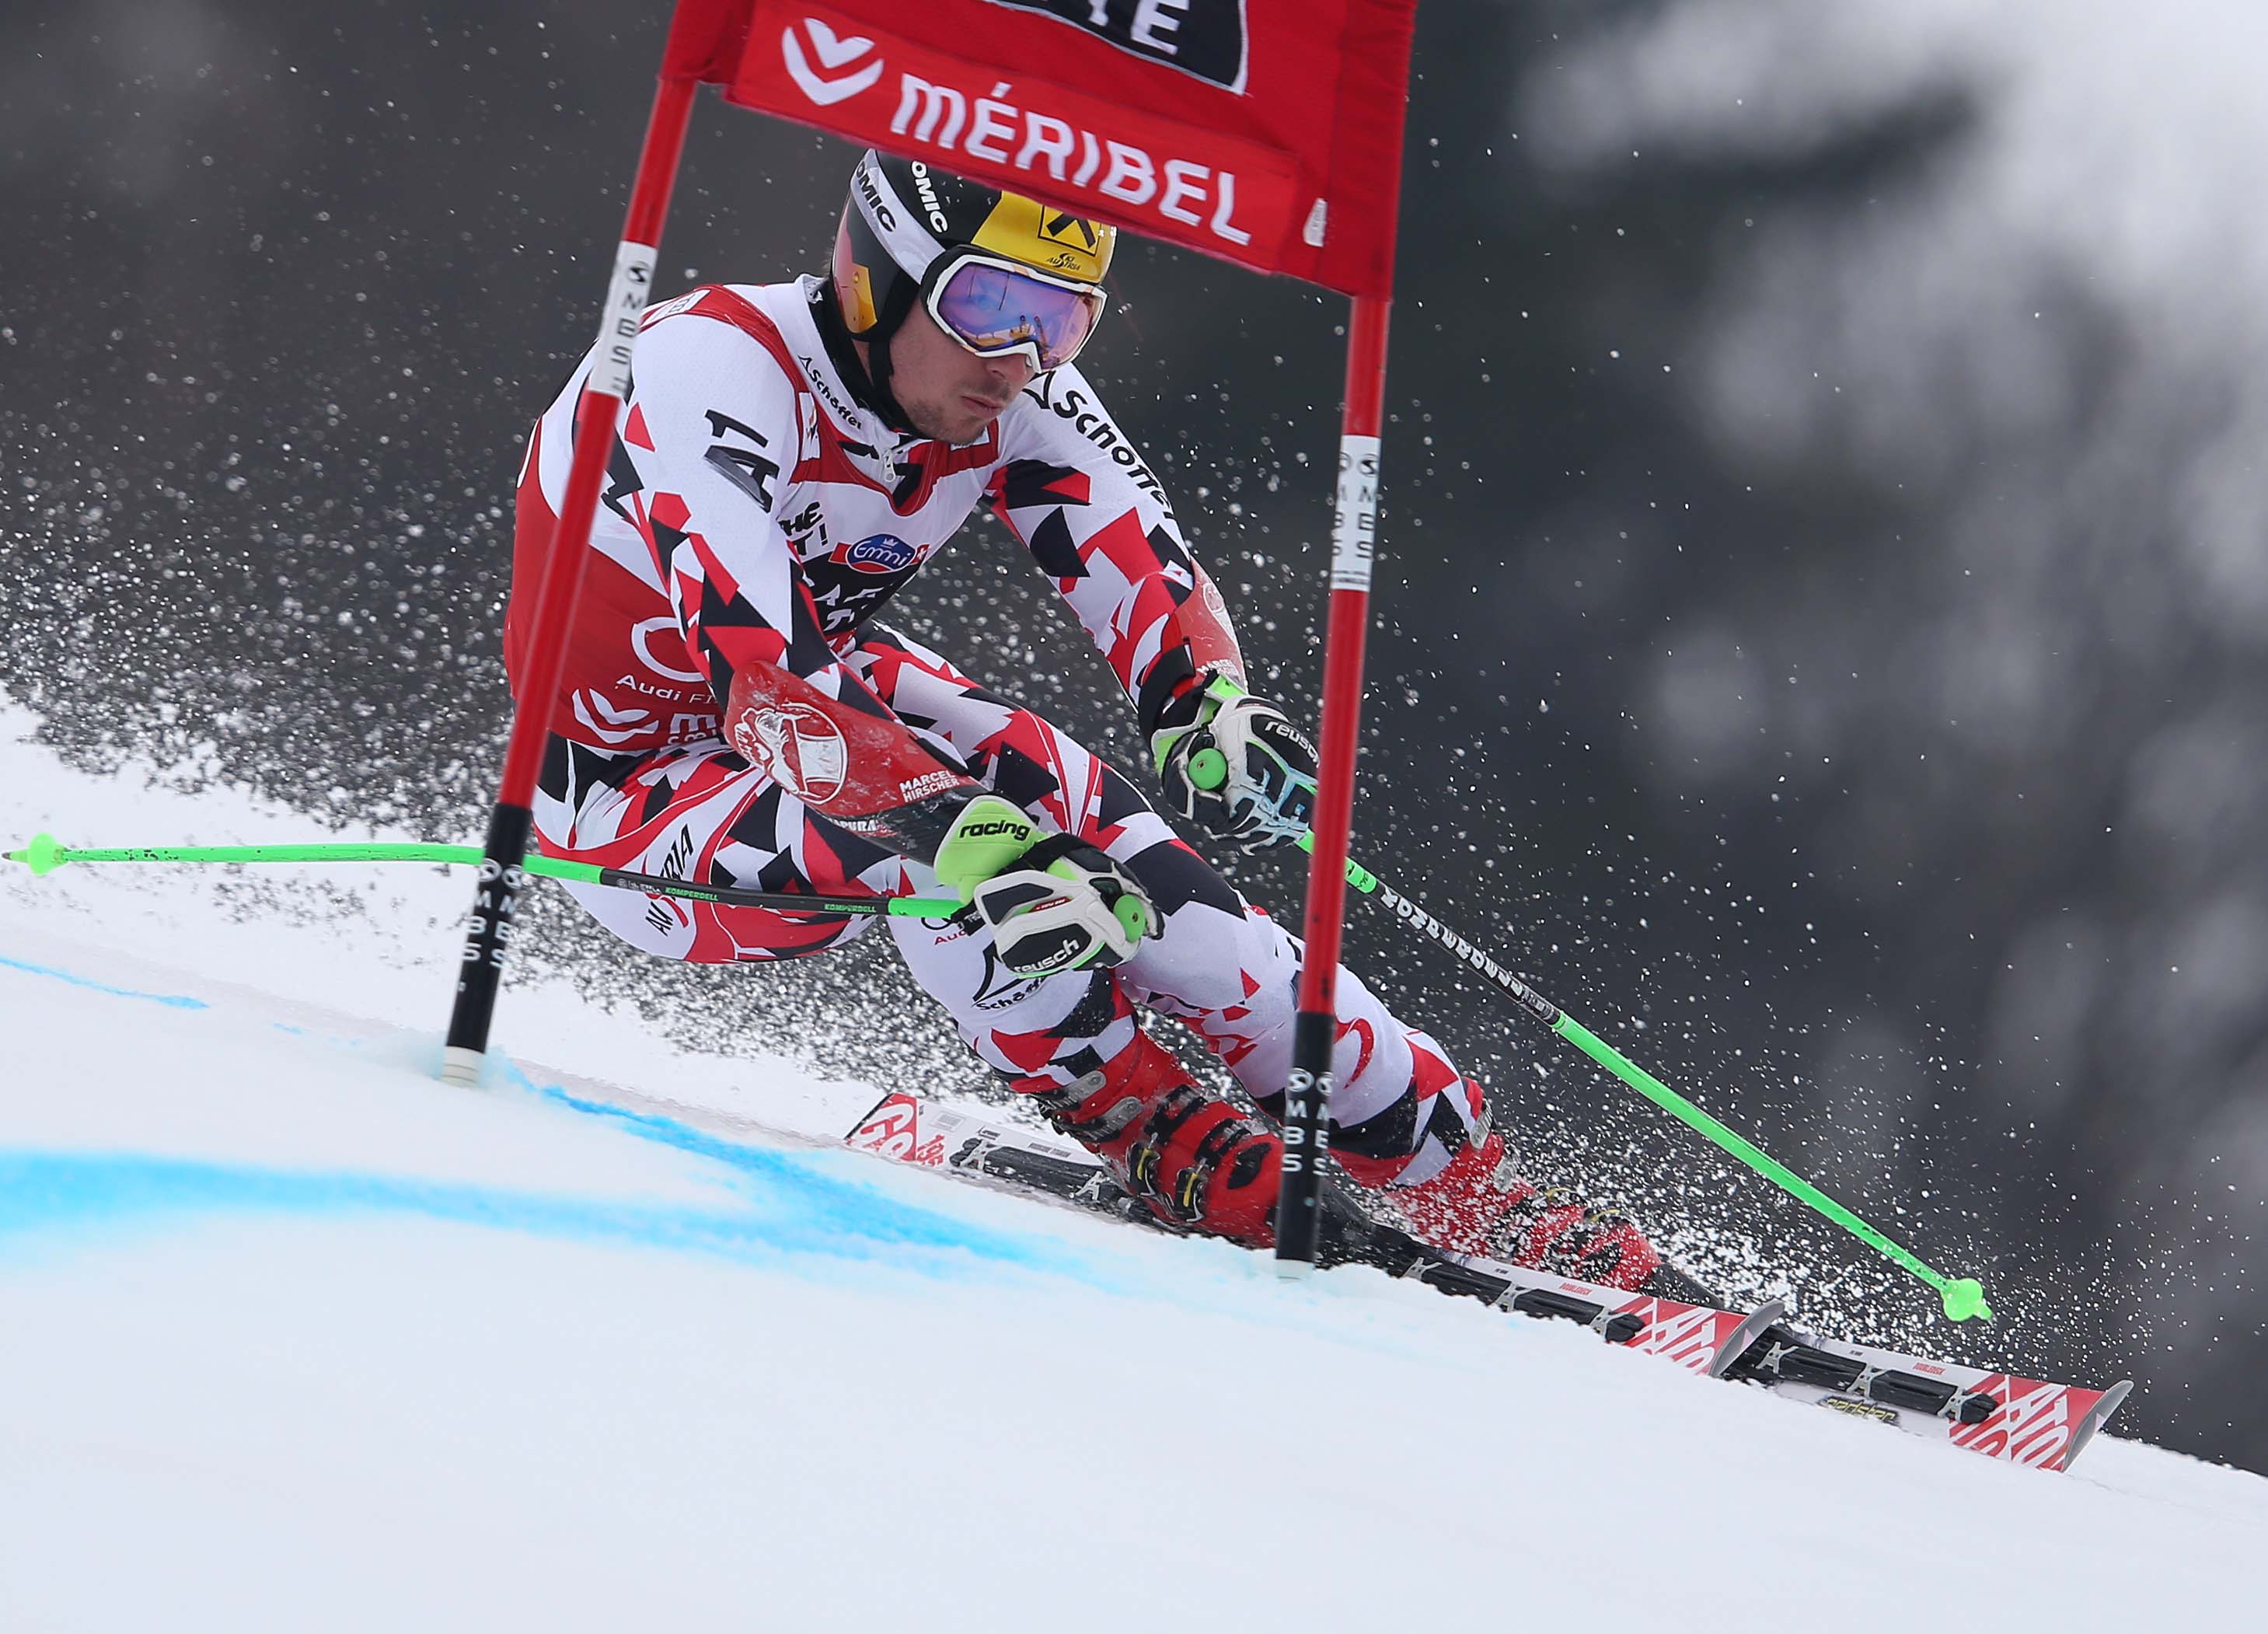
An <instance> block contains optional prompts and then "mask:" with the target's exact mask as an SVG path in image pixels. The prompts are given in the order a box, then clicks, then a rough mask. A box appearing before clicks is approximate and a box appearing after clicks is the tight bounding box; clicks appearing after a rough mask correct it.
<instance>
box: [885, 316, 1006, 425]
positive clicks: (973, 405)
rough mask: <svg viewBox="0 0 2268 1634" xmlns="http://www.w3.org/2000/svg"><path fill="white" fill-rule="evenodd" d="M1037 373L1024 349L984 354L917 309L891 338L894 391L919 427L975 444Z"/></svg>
mask: <svg viewBox="0 0 2268 1634" xmlns="http://www.w3.org/2000/svg"><path fill="white" fill-rule="evenodd" d="M1036 372H1037V371H1036V370H1035V369H1034V368H1033V367H1032V363H1031V359H1029V358H1028V357H1024V356H1023V355H1022V354H1020V353H1016V354H1013V355H1010V356H1006V357H978V356H977V355H976V353H975V352H972V351H970V350H968V348H967V347H966V346H963V345H962V344H961V342H959V341H956V340H954V338H953V337H952V336H951V335H947V334H946V332H945V331H944V330H943V329H940V328H938V327H937V322H936V320H934V319H932V317H931V316H930V315H929V313H926V312H924V311H923V310H922V309H921V308H920V307H918V306H917V307H915V308H914V310H913V312H912V313H911V314H910V315H909V317H908V318H907V319H906V321H905V324H904V326H903V327H902V328H900V329H899V330H898V332H897V334H896V335H895V336H893V337H892V339H891V341H890V391H891V394H893V395H894V396H895V397H896V398H897V400H898V404H899V407H901V408H902V409H904V410H905V411H906V418H907V419H908V420H909V421H910V422H912V424H913V428H914V430H915V431H919V432H920V433H921V434H922V435H923V436H924V437H934V438H937V439H938V440H939V441H940V442H946V443H973V442H975V441H976V439H977V438H980V437H982V436H983V435H984V428H985V427H986V426H988V425H990V424H991V423H992V422H993V421H995V420H997V419H998V418H999V417H1000V414H1001V411H1002V410H1003V409H1006V408H1007V406H1008V405H1009V404H1010V403H1013V402H1014V401H1016V394H1017V393H1019V392H1020V391H1022V390H1023V389H1024V387H1025V386H1027V385H1028V384H1030V382H1031V379H1032V376H1033V375H1034V374H1035V373H1036Z"/></svg>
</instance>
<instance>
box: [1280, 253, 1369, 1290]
mask: <svg viewBox="0 0 2268 1634" xmlns="http://www.w3.org/2000/svg"><path fill="white" fill-rule="evenodd" d="M1391 305H1392V302H1391V301H1390V300H1389V299H1388V298H1386V297H1385V296H1377V295H1359V296H1357V297H1355V298H1354V305H1353V311H1352V315H1351V321H1350V322H1349V325H1348V328H1347V372H1346V402H1345V407H1344V409H1343V410H1342V412H1341V418H1340V421H1339V487H1338V507H1337V520H1336V521H1335V523H1334V525H1333V526H1332V529H1331V611H1330V619H1329V623H1328V624H1327V625H1326V626H1325V629H1324V634H1323V724H1322V733H1321V737H1320V740H1319V747H1320V749H1321V755H1322V758H1321V763H1320V766H1319V769H1318V775H1317V777H1316V790H1315V820H1314V831H1315V846H1314V857H1313V858H1312V859H1311V861H1310V862H1309V864H1308V867H1307V924H1306V927H1305V930H1306V935H1307V959H1306V961H1305V962H1304V963H1303V964H1302V965H1301V966H1300V999H1299V1016H1298V1019H1296V1020H1295V1021H1294V1022H1293V1023H1292V1077H1291V1081H1290V1082H1289V1083H1288V1084H1286V1085H1285V1092H1284V1177H1283V1189H1282V1191H1281V1193H1280V1194H1279V1199H1278V1203H1277V1207H1276V1269H1277V1270H1278V1273H1279V1274H1281V1275H1283V1276H1286V1277H1299V1276H1304V1275H1305V1274H1306V1273H1307V1270H1308V1268H1309V1267H1311V1266H1313V1265H1314V1262H1315V1237H1316V1227H1317V1225H1318V1211H1317V1196H1318V1194H1319V1191H1320V1189H1321V1182H1322V1158H1323V1153H1324V1150H1325V1147H1326V1134H1325V1130H1326V1122H1325V1120H1326V1117H1327V1115H1328V1111H1329V1104H1330V1094H1331V1050H1332V1048H1333V1046H1334V1045H1336V1044H1337V1042H1338V1012H1337V1001H1338V974H1339V929H1340V923H1341V921H1342V919H1343V918H1344V915H1345V911H1346V883H1347V881H1346V863H1347V843H1348V839H1349V835H1350V833H1351V829H1352V828H1353V825H1354V763H1355V756H1356V754H1357V752H1358V751H1359V747H1360V742H1361V725H1362V648H1363V637H1364V636H1365V635H1366V633H1367V631H1368V629H1369V625H1370V563H1371V552H1372V547H1373V543H1374V541H1375V540H1376V536H1377V532H1378V433H1379V425H1380V423H1381V420H1382V419H1383V417H1384V414H1383V410H1384V405H1385V400H1386V318H1387V312H1388V308H1389V307H1390V306H1391Z"/></svg>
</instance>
